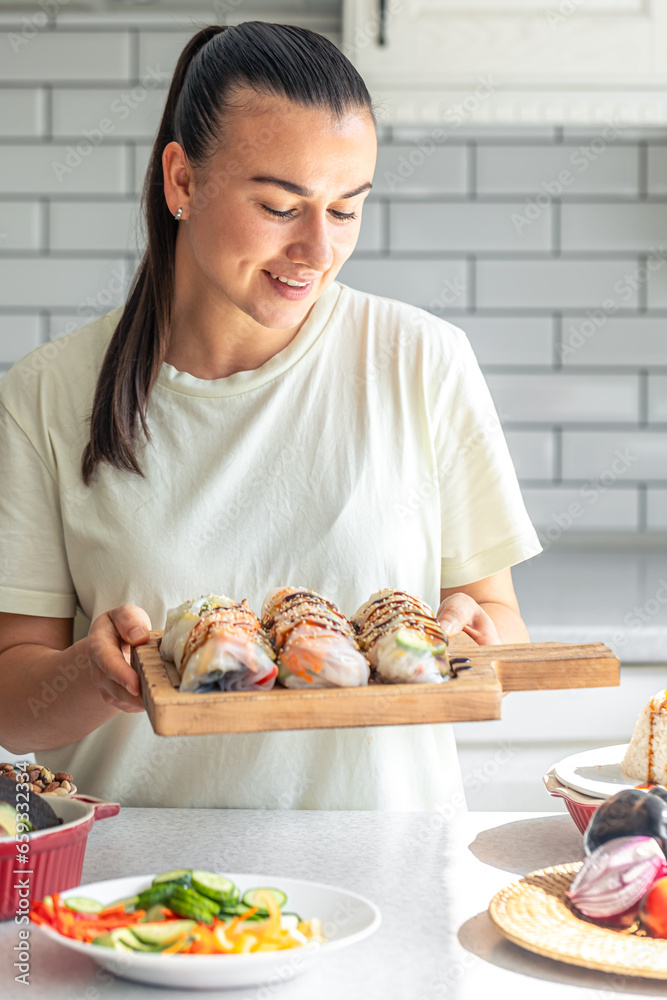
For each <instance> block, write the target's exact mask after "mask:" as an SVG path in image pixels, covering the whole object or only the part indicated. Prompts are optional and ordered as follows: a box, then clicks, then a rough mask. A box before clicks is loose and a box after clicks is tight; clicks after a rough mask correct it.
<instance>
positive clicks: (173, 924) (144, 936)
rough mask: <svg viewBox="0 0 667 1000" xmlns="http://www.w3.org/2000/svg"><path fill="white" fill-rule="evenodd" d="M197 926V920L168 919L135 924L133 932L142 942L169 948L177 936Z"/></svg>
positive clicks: (155, 946) (156, 946)
mask: <svg viewBox="0 0 667 1000" xmlns="http://www.w3.org/2000/svg"><path fill="white" fill-rule="evenodd" d="M196 926H197V922H196V921H195V920H168V921H162V922H160V923H146V924H144V923H140V924H134V925H133V927H132V933H133V934H134V936H135V937H136V938H138V939H139V941H141V943H142V944H146V945H151V946H152V947H154V948H160V949H162V948H168V947H169V945H171V944H173V943H174V941H176V939H177V938H179V937H182V936H183V935H184V934H185V933H186V932H190V931H191V930H193V929H194V928H195V927H196Z"/></svg>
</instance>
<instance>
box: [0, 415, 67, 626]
mask: <svg viewBox="0 0 667 1000" xmlns="http://www.w3.org/2000/svg"><path fill="white" fill-rule="evenodd" d="M0 470H2V478H1V481H0V611H4V612H9V613H12V614H19V615H39V616H43V617H48V618H73V617H74V614H75V611H76V605H77V597H76V592H75V589H74V585H73V583H72V577H71V575H70V571H69V566H68V562H67V554H66V551H65V540H64V537H63V527H62V521H61V517H60V500H59V495H58V488H57V484H56V482H55V480H54V478H53V475H52V473H51V471H50V470H49V469H48V468H47V466H46V465H45V463H44V461H43V459H42V457H41V456H40V455H39V453H38V452H37V450H36V448H35V447H34V446H33V444H32V443H31V441H30V440H29V438H28V437H27V435H26V433H25V432H24V430H23V429H22V428H21V427H20V426H19V424H18V423H17V422H16V420H15V419H14V417H13V416H12V415H11V414H10V413H9V411H8V410H7V409H6V407H5V406H4V405H3V404H2V403H1V402H0Z"/></svg>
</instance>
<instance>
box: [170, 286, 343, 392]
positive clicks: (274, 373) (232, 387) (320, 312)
mask: <svg viewBox="0 0 667 1000" xmlns="http://www.w3.org/2000/svg"><path fill="white" fill-rule="evenodd" d="M342 290H343V286H342V285H341V284H339V282H337V281H333V282H332V283H331V285H330V286H329V287H328V288H327V289H326V290H325V291H324V292H323V293H322V295H320V297H319V299H318V300H317V302H316V303H315V305H314V306H313V307H312V309H311V310H310V313H309V315H308V317H307V318H306V320H305V322H304V324H303V326H302V327H301V329H300V330H299V332H298V333H297V335H296V337H294V339H293V340H292V341H290V343H289V344H288V345H287V347H285V348H284V349H283V350H282V351H279V352H278V354H276V355H274V356H273V357H272V358H269V360H268V361H266V362H265V363H264V364H263V365H261V366H260V367H259V368H255V369H253V370H252V371H242V372H234V374H233V375H227V376H226V377H225V378H213V379H202V378H196V377H195V376H194V375H191V374H190V373H189V372H181V371H179V370H178V369H177V368H174V367H173V365H170V364H167V362H164V363H163V365H162V368H161V369H160V374H159V375H158V378H157V383H156V384H157V385H159V386H162V387H163V388H165V389H171V390H172V391H173V392H182V393H185V394H186V395H188V396H235V395H237V394H239V393H242V392H248V391H249V390H251V389H257V388H259V387H260V386H262V385H265V384H266V383H267V382H270V381H271V380H272V379H275V378H277V377H278V376H279V375H282V374H283V372H285V371H287V369H288V368H291V367H292V365H294V364H296V362H297V361H299V360H300V359H301V358H302V357H303V356H304V355H305V354H306V353H307V352H308V351H309V350H310V348H311V347H312V346H313V345H314V344H315V342H316V341H317V339H318V337H319V336H320V334H321V333H322V332H323V330H324V328H325V326H326V325H327V323H328V322H329V319H330V318H331V314H332V313H333V311H334V308H335V306H336V303H337V302H338V299H339V298H340V294H341V292H342Z"/></svg>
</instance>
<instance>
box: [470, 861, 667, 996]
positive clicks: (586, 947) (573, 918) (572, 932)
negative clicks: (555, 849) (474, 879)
mask: <svg viewBox="0 0 667 1000" xmlns="http://www.w3.org/2000/svg"><path fill="white" fill-rule="evenodd" d="M581 865H582V862H581V861H578V862H576V863H575V864H569V865H555V866H554V867H553V868H542V869H540V870H539V871H536V872H531V873H530V874H529V875H526V876H525V878H522V879H521V880H520V881H519V882H514V883H513V884H512V885H508V886H507V887H506V888H505V889H501V890H500V892H499V893H497V894H496V895H495V896H494V897H493V899H492V900H491V903H490V905H489V913H490V915H491V919H492V920H493V922H494V924H495V925H496V927H498V929H499V930H500V931H501V932H502V933H503V934H504V935H505V937H506V938H509V940H510V941H513V942H514V944H518V945H520V947H521V948H527V949H528V951H534V952H536V953H537V954H538V955H544V956H545V957H546V958H555V959H556V960H557V961H559V962H569V963H570V964H572V965H582V966H584V967H585V968H587V969H600V970H601V971H602V972H614V973H620V974H623V975H628V976H645V977H648V978H651V979H667V940H665V939H661V938H651V937H647V936H645V935H644V933H643V932H642V931H638V930H637V926H636V925H635V926H634V927H633V928H630V929H629V930H625V931H615V930H610V929H609V928H606V927H598V926H597V924H594V923H592V922H590V921H588V920H586V919H584V918H583V917H580V916H577V914H576V913H575V912H574V910H573V908H572V904H571V903H570V901H569V900H568V898H567V896H566V895H565V890H566V889H568V888H569V886H570V883H571V882H572V879H573V878H574V876H575V875H576V873H577V872H578V871H579V869H580V868H581Z"/></svg>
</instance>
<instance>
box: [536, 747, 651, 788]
mask: <svg viewBox="0 0 667 1000" xmlns="http://www.w3.org/2000/svg"><path fill="white" fill-rule="evenodd" d="M627 749H628V744H627V743H619V744H618V745H617V746H614V747H600V748H599V749H598V750H584V751H583V752H582V753H575V754H572V756H570V757H566V758H565V759H564V760H561V761H560V763H559V764H555V765H554V770H555V772H556V777H557V778H558V780H559V781H560V782H561V784H563V785H567V787H568V788H573V789H574V790H575V791H576V792H581V793H582V794H583V795H590V796H592V797H593V798H594V799H608V798H610V797H611V796H612V795H616V793H617V792H622V791H623V789H625V788H636V787H637V785H639V784H641V782H639V781H638V780H637V779H635V778H631V777H630V776H629V775H627V774H624V772H623V771H622V770H621V761H622V760H623V757H624V756H625V751H626V750H627Z"/></svg>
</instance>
